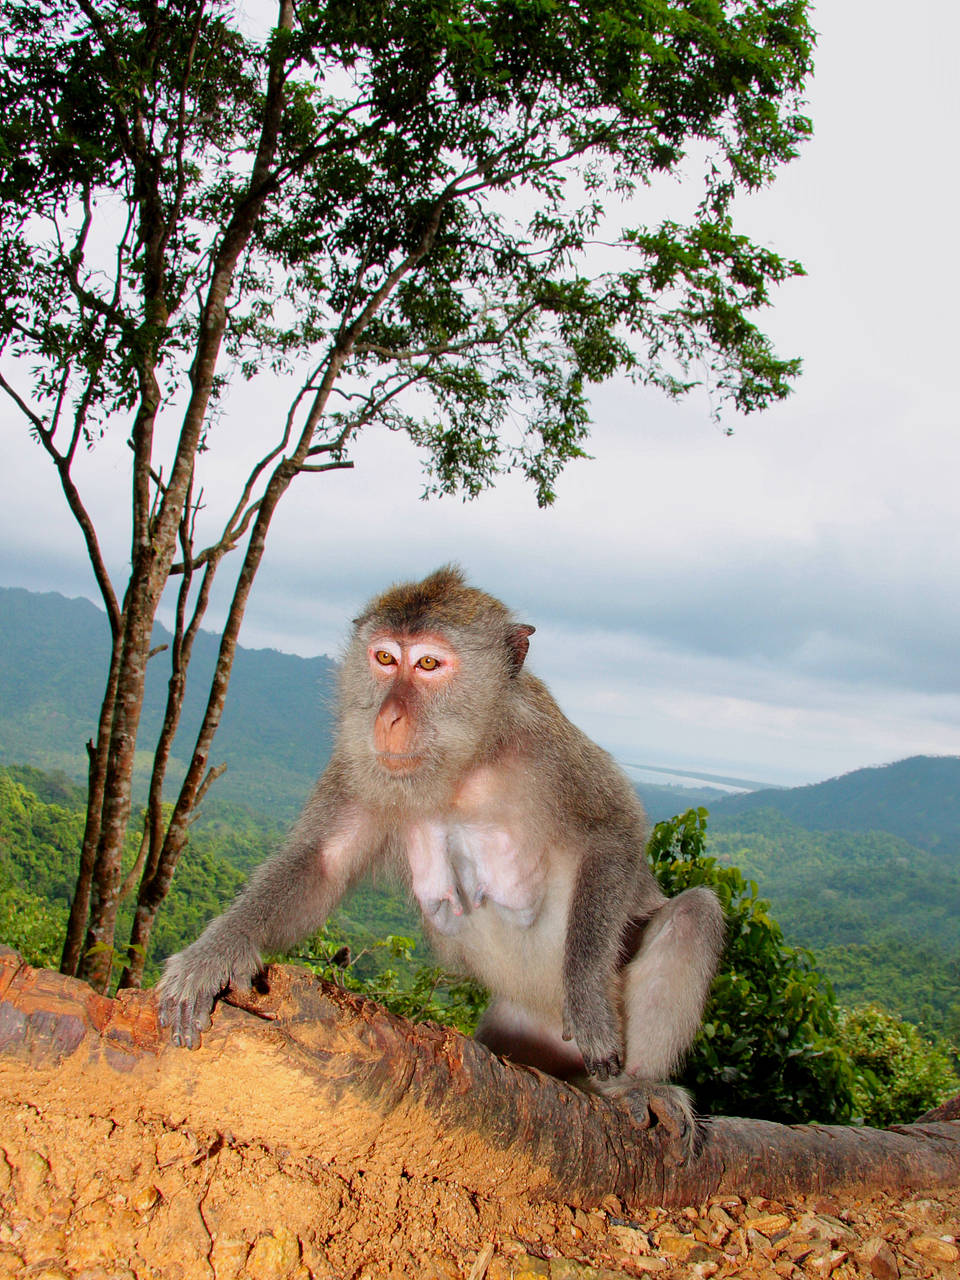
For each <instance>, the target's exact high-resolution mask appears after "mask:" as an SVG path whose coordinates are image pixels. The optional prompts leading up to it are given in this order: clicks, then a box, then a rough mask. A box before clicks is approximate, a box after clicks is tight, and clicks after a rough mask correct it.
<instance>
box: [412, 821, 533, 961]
mask: <svg viewBox="0 0 960 1280" xmlns="http://www.w3.org/2000/svg"><path fill="white" fill-rule="evenodd" d="M406 850H407V859H408V861H409V863H410V873H411V878H412V883H413V892H414V894H415V896H416V898H417V901H418V902H419V903H420V907H421V910H422V911H423V915H424V919H425V920H426V922H427V924H428V925H429V926H430V927H431V928H432V929H435V930H436V931H437V933H439V934H442V935H447V936H451V935H456V934H458V933H460V932H461V930H462V929H463V928H464V926H465V924H466V922H467V921H468V920H470V918H471V917H472V916H475V915H476V914H477V913H483V912H487V913H491V912H492V913H496V914H497V915H498V916H500V917H501V918H502V919H503V921H504V922H505V923H507V924H510V925H513V926H514V927H516V928H518V929H528V928H530V926H531V925H532V924H533V923H534V922H535V921H536V919H537V916H538V915H539V912H540V908H541V905H542V903H543V898H544V893H545V890H546V860H545V858H544V856H543V852H542V851H540V850H537V849H530V848H523V847H521V846H520V845H519V844H518V842H517V841H516V840H515V839H514V837H513V835H512V833H511V832H510V831H509V830H508V829H507V828H505V827H498V826H494V825H491V824H485V823H484V824H481V823H451V822H444V821H429V822H419V823H416V824H415V825H413V826H411V827H410V828H409V830H408V832H407V835H406Z"/></svg>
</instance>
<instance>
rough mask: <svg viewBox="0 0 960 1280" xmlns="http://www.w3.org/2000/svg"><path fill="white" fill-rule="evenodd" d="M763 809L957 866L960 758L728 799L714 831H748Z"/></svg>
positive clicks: (924, 760)
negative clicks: (868, 834)
mask: <svg viewBox="0 0 960 1280" xmlns="http://www.w3.org/2000/svg"><path fill="white" fill-rule="evenodd" d="M761 809H768V810H775V811H776V812H778V813H781V814H783V816H784V817H785V818H789V819H790V821H791V822H794V823H796V824H797V825H798V826H801V827H808V828H810V829H812V830H815V831H888V832H890V833H891V834H893V835H897V836H902V837H903V839H904V840H907V841H909V842H910V844H911V845H920V846H922V847H924V848H928V849H932V850H935V851H937V852H940V853H942V854H943V855H944V857H945V859H946V860H947V861H948V862H952V863H953V864H954V865H960V756H911V757H910V758H909V759H908V760H898V761H896V762H895V763H894V764H886V765H880V766H878V767H877V768H871V769H857V770H855V771H854V772H852V773H845V774H843V775H842V776H841V777H839V778H830V779H828V780H827V781H826V782H817V783H814V784H813V785H811V786H808V787H789V788H776V789H774V788H771V789H769V790H764V791H752V792H750V793H749V794H747V795H738V796H728V797H725V798H724V799H722V800H719V801H717V802H716V804H715V805H713V806H712V808H711V812H712V814H713V820H714V827H715V828H717V827H720V826H722V827H723V828H725V829H732V828H743V827H744V826H745V825H746V824H745V822H744V819H745V818H746V817H747V816H748V815H752V814H755V813H756V812H757V811H758V810H761Z"/></svg>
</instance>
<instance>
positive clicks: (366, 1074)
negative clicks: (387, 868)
mask: <svg viewBox="0 0 960 1280" xmlns="http://www.w3.org/2000/svg"><path fill="white" fill-rule="evenodd" d="M267 978H268V986H269V991H268V992H267V994H266V995H264V996H263V997H261V998H259V999H258V1000H257V1009H258V1010H259V1012H251V1011H249V1010H242V1009H238V1008H235V1007H230V1006H229V1005H225V1004H223V1003H221V1004H220V1005H219V1006H218V1008H217V1010H216V1011H215V1013H214V1021H213V1027H212V1029H211V1030H210V1031H209V1032H208V1033H207V1034H206V1036H205V1037H204V1044H203V1047H202V1048H201V1049H200V1050H198V1051H196V1052H192V1053H191V1052H188V1051H186V1050H183V1049H176V1048H174V1047H173V1046H172V1045H170V1044H169V1043H168V1041H167V1039H166V1036H165V1034H164V1033H163V1032H162V1031H160V1030H159V1029H158V1027H157V1022H156V1011H155V1005H154V1000H153V996H152V993H151V992H149V991H145V992H144V991H125V992H121V993H120V995H119V996H118V998H117V999H115V1000H110V999H107V998H106V997H104V996H101V995H98V994H97V993H95V992H94V991H93V990H92V989H91V988H90V987H89V986H87V985H86V984H85V983H83V982H80V981H78V980H76V979H72V978H66V977H63V976H62V975H60V974H57V973H53V972H50V971H47V970H36V969H32V968H30V967H29V966H28V965H25V964H23V963H22V961H21V960H20V957H19V956H18V955H16V953H15V952H12V951H10V950H8V949H6V948H0V1073H2V1075H3V1076H4V1077H9V1076H10V1075H11V1074H16V1073H20V1074H22V1073H30V1076H31V1078H35V1080H36V1090H37V1094H38V1096H40V1095H42V1096H45V1097H47V1098H48V1099H52V1098H54V1097H57V1098H60V1099H61V1100H62V1099H65V1098H75V1097H81V1096H82V1099H83V1110H84V1112H85V1114H88V1115H90V1114H95V1115H98V1116H102V1117H112V1118H113V1119H114V1120H116V1121H117V1122H120V1121H122V1120H125V1119H127V1120H128V1119H129V1118H130V1117H131V1116H140V1117H147V1118H156V1119H160V1120H162V1121H163V1123H164V1124H165V1125H167V1126H168V1127H181V1128H183V1129H185V1130H188V1131H189V1132H191V1133H203V1134H206V1135H207V1136H210V1137H215V1136H216V1135H221V1136H222V1137H223V1138H224V1139H225V1140H228V1141H230V1142H252V1143H261V1144H264V1143H265V1144H267V1145H268V1146H269V1147H270V1148H271V1149H273V1150H277V1149H282V1150H285V1151H288V1152H291V1153H293V1154H295V1155H296V1156H297V1157H298V1158H309V1159H311V1160H319V1161H321V1162H323V1163H324V1164H326V1165H329V1166H332V1167H335V1168H336V1169H338V1170H340V1171H341V1172H342V1173H343V1174H344V1176H351V1175H352V1174H353V1173H354V1172H356V1171H358V1170H363V1169H364V1168H365V1167H367V1166H368V1165H369V1164H370V1163H371V1161H375V1162H378V1163H381V1164H382V1163H387V1164H389V1166H390V1167H392V1168H395V1169H396V1170H398V1171H401V1170H402V1171H407V1172H409V1173H410V1174H411V1175H413V1174H416V1175H417V1176H419V1177H422V1176H424V1175H428V1176H433V1177H435V1178H438V1179H442V1180H443V1181H445V1182H454V1183H456V1184H457V1185H458V1186H460V1187H462V1188H464V1189H465V1190H466V1191H468V1192H470V1193H473V1194H479V1195H483V1196H491V1195H494V1196H505V1197H506V1196H516V1195H524V1196H531V1195H532V1196H534V1197H539V1198H541V1199H555V1200H562V1201H563V1202H564V1203H566V1204H569V1205H579V1206H581V1207H584V1208H590V1207H592V1206H595V1205H598V1204H600V1203H601V1201H603V1199H604V1198H605V1197H609V1196H611V1195H612V1196H616V1197H617V1198H618V1199H619V1201H620V1202H621V1203H622V1204H624V1205H626V1206H638V1205H644V1204H666V1205H670V1204H674V1205H680V1204H688V1205H689V1204H699V1203H704V1202H705V1201H706V1200H707V1199H708V1198H709V1197H711V1196H715V1195H718V1194H725V1193H729V1194H732V1195H735V1196H741V1197H744V1196H751V1195H762V1196H768V1197H786V1196H790V1195H794V1194H798V1193H811V1192H822V1193H830V1194H836V1193H839V1192H842V1191H851V1192H857V1193H864V1192H870V1191H898V1190H899V1191H902V1190H903V1189H904V1188H910V1189H911V1190H914V1191H916V1190H920V1189H927V1190H931V1191H932V1190H935V1189H936V1188H938V1187H955V1186H956V1185H957V1183H958V1182H960V1120H956V1119H949V1118H939V1115H940V1112H942V1115H943V1116H944V1117H947V1116H949V1115H955V1114H956V1106H955V1105H954V1108H953V1110H952V1111H951V1109H950V1105H949V1104H948V1105H947V1106H946V1107H944V1108H942V1109H940V1112H938V1113H931V1115H930V1117H929V1118H927V1117H925V1118H924V1119H923V1120H922V1121H920V1122H918V1123H915V1124H912V1125H904V1126H898V1127H896V1128H893V1129H889V1130H874V1129H863V1128H854V1127H841V1126H826V1125H789V1126H788V1125H779V1124H772V1123H769V1122H765V1121H758V1120H749V1119H735V1118H727V1117H712V1118H709V1119H707V1120H706V1121H705V1131H706V1134H705V1142H704V1148H703V1152H702V1154H701V1155H700V1156H699V1158H698V1159H696V1160H695V1161H693V1162H691V1163H689V1164H687V1165H686V1166H682V1167H677V1166H676V1165H675V1164H674V1163H672V1154H673V1153H672V1150H671V1147H670V1144H669V1141H668V1140H667V1139H666V1136H665V1135H664V1134H663V1132H662V1130H661V1129H660V1128H658V1127H656V1126H655V1127H654V1128H653V1129H651V1130H648V1131H644V1130H641V1129H639V1128H638V1127H637V1126H636V1125H635V1123H634V1122H633V1120H632V1119H631V1117H630V1115H629V1114H628V1113H627V1112H626V1110H624V1109H623V1108H622V1107H620V1106H618V1105H617V1104H616V1103H614V1102H610V1101H608V1100H606V1099H602V1098H598V1097H593V1096H590V1095H587V1094H584V1093H582V1092H580V1091H579V1090H577V1089H575V1088H573V1087H571V1086H569V1085H566V1084H563V1083H561V1082H559V1081H556V1080H553V1079H551V1078H549V1077H547V1076H544V1075H542V1074H541V1073H539V1072H536V1071H533V1070H529V1069H526V1068H522V1067H517V1066H514V1065H512V1064H509V1063H505V1062H503V1061H501V1060H500V1059H498V1058H497V1057H495V1056H494V1055H493V1054H491V1053H490V1052H489V1051H488V1050H487V1049H485V1048H484V1047H483V1046H482V1045H479V1044H477V1043H476V1042H475V1041H473V1040H471V1039H469V1038H467V1037H464V1036H462V1035H460V1034H458V1033H457V1032H455V1031H453V1030H450V1029H449V1028H445V1027H437V1026H434V1025H432V1024H424V1025H419V1026H415V1025H413V1024H411V1023H408V1022H405V1021H404V1020H403V1019H401V1018H397V1017H395V1016H393V1015H392V1014H390V1013H387V1012H386V1011H384V1010H383V1009H382V1008H381V1007H380V1006H378V1005H377V1004H375V1003H373V1002H372V1001H369V1000H364V999H361V998H358V997H356V996H354V995H351V994H349V993H346V992H344V991H342V990H340V989H339V988H337V987H336V986H333V985H331V984H329V983H323V982H321V981H319V980H318V979H317V978H315V977H314V976H313V975H312V974H310V973H308V972H306V971H304V970H300V969H295V968H291V967H287V966H273V967H271V968H270V970H269V971H268V975H267Z"/></svg>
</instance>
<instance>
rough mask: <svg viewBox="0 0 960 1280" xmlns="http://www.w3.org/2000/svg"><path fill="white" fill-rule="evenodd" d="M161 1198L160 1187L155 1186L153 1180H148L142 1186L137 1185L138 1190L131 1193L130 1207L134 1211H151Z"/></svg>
mask: <svg viewBox="0 0 960 1280" xmlns="http://www.w3.org/2000/svg"><path fill="white" fill-rule="evenodd" d="M159 1199H160V1189H159V1187H155V1186H154V1185H153V1183H152V1182H148V1183H146V1184H145V1185H144V1186H142V1187H137V1189H136V1191H134V1193H133V1194H132V1195H131V1197H130V1208H131V1209H132V1210H133V1211H134V1213H149V1212H150V1210H151V1209H152V1208H153V1207H154V1205H156V1204H157V1202H158V1201H159Z"/></svg>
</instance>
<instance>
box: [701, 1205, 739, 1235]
mask: <svg viewBox="0 0 960 1280" xmlns="http://www.w3.org/2000/svg"><path fill="white" fill-rule="evenodd" d="M707 1217H708V1218H709V1219H710V1221H711V1222H715V1223H717V1225H718V1226H721V1227H725V1228H726V1229H727V1230H728V1231H733V1229H734V1228H735V1227H736V1225H737V1224H736V1223H735V1222H734V1220H733V1219H732V1218H731V1217H730V1215H729V1213H727V1211H726V1209H724V1207H723V1205H722V1204H712V1205H711V1206H710V1208H709V1209H708V1210H707Z"/></svg>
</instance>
